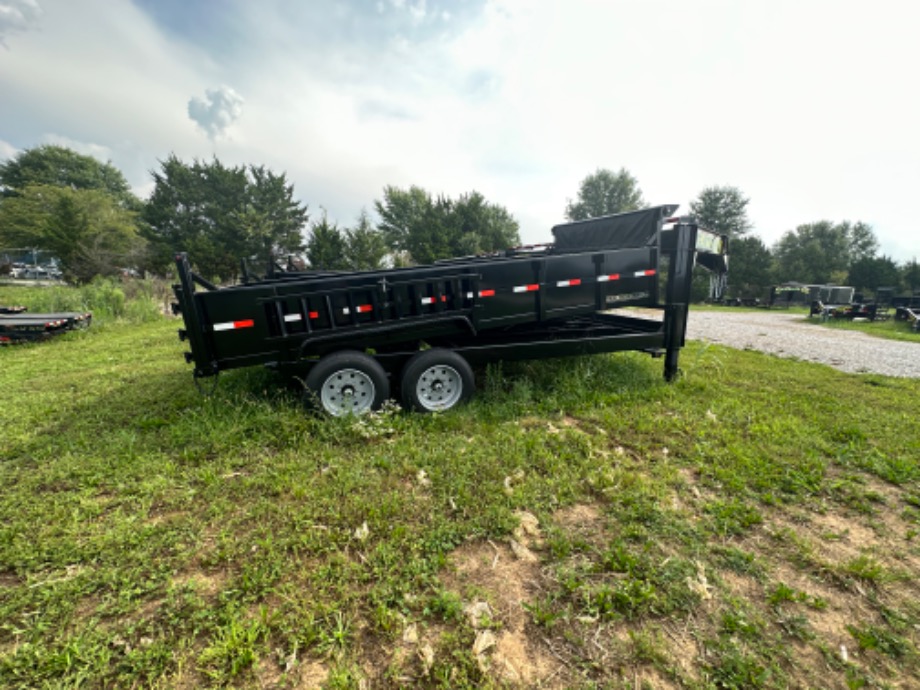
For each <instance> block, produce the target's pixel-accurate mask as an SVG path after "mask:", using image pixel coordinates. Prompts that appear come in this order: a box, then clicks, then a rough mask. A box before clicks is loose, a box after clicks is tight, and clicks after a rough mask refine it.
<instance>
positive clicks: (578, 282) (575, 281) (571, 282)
mask: <svg viewBox="0 0 920 690" xmlns="http://www.w3.org/2000/svg"><path fill="white" fill-rule="evenodd" d="M576 285H581V278H572V280H560V281H559V282H558V283H556V287H575V286H576Z"/></svg>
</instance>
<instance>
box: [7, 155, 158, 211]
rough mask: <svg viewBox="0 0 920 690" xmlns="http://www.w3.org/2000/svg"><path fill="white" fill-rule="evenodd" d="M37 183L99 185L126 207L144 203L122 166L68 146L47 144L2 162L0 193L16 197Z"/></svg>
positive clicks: (83, 186)
mask: <svg viewBox="0 0 920 690" xmlns="http://www.w3.org/2000/svg"><path fill="white" fill-rule="evenodd" d="M35 185H39V186H51V187H67V188H69V189H96V190H100V191H104V192H107V193H108V194H110V195H112V197H114V198H115V199H116V200H117V201H118V203H119V204H120V205H122V206H124V207H125V208H129V209H131V210H135V211H137V210H139V209H140V207H141V202H140V200H139V199H138V198H137V197H136V196H134V194H133V193H132V192H131V187H130V186H129V185H128V181H127V180H126V179H125V176H124V175H123V174H122V172H121V171H120V170H119V169H118V168H116V167H115V166H114V165H112V164H111V163H100V162H99V161H97V160H96V159H95V158H93V157H92V156H85V155H83V154H80V153H77V152H76V151H73V150H71V149H69V148H66V147H64V146H56V145H52V144H43V145H41V146H36V147H34V148H31V149H26V150H24V151H20V152H19V153H18V154H17V155H15V156H14V157H13V158H11V159H10V160H8V161H6V162H5V163H0V196H3V197H13V196H16V195H18V194H20V193H21V192H22V191H23V190H24V189H25V188H26V187H29V186H35Z"/></svg>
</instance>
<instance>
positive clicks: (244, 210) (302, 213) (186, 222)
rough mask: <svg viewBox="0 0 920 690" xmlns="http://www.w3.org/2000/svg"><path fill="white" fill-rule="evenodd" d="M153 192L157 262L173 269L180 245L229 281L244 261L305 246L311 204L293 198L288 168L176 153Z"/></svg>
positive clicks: (157, 175)
mask: <svg viewBox="0 0 920 690" xmlns="http://www.w3.org/2000/svg"><path fill="white" fill-rule="evenodd" d="M152 174H153V179H154V183H155V186H154V190H153V194H152V195H151V196H150V199H149V201H148V202H147V206H146V208H145V211H144V220H145V221H146V222H147V224H148V228H147V230H146V233H147V236H148V238H149V239H150V241H151V244H152V246H153V247H154V250H155V251H154V260H153V265H154V267H155V268H157V269H159V270H161V271H162V270H168V264H169V263H170V261H171V259H172V257H173V255H174V254H175V252H177V251H187V252H188V253H189V256H190V258H191V259H192V261H193V262H194V263H195V265H196V266H197V267H198V270H199V271H201V272H202V273H204V274H205V275H207V276H214V277H217V278H219V279H221V280H230V279H233V278H235V277H236V276H237V275H238V273H239V260H240V259H241V258H246V259H252V260H254V261H255V262H256V263H257V264H267V263H268V261H270V260H271V258H272V257H274V256H280V255H284V254H293V253H297V252H299V251H301V250H302V249H303V247H304V240H303V236H302V234H301V230H302V228H303V227H304V225H305V224H306V222H307V219H308V213H307V208H306V206H304V205H302V204H301V203H300V202H299V201H297V200H295V199H294V190H293V186H292V185H291V184H289V183H288V182H287V180H286V178H285V175H284V173H281V174H276V173H273V172H272V171H270V170H268V169H266V168H265V167H262V166H254V165H250V166H236V167H228V166H225V165H224V164H223V163H221V162H220V161H219V160H218V159H217V158H214V159H213V160H212V161H210V162H205V161H199V160H193V161H192V162H191V163H184V162H183V161H181V160H179V159H178V158H176V157H175V156H169V158H167V159H166V160H165V161H161V164H160V170H158V171H154V172H153V173H152Z"/></svg>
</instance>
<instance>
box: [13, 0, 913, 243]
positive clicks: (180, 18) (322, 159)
mask: <svg viewBox="0 0 920 690" xmlns="http://www.w3.org/2000/svg"><path fill="white" fill-rule="evenodd" d="M41 1H42V6H43V9H44V14H43V15H42V30H41V31H38V32H36V31H31V32H26V33H22V34H20V35H18V36H17V39H16V45H15V50H10V51H9V52H8V53H4V54H3V55H2V59H0V94H2V97H0V123H3V128H4V129H3V133H2V134H3V137H4V139H6V140H7V141H8V142H11V143H10V145H11V146H12V145H15V146H16V147H18V148H25V147H28V146H32V145H34V144H35V143H36V142H38V141H41V140H42V136H43V135H44V134H45V133H47V132H55V133H57V135H58V136H60V137H66V138H67V139H68V140H71V141H74V142H93V143H94V144H95V145H96V146H99V147H103V148H107V149H109V150H110V151H111V158H112V161H113V163H115V164H116V165H118V166H119V167H121V168H122V170H124V171H125V174H126V175H127V176H128V179H129V180H130V181H131V183H132V184H133V185H134V186H135V187H136V188H149V181H150V176H149V174H148V171H149V170H151V169H152V168H154V167H156V160H157V159H158V158H160V159H162V158H164V157H165V156H166V155H168V154H169V153H170V152H173V153H175V154H176V155H178V156H180V157H182V158H186V159H188V158H191V157H207V156H210V155H211V154H217V155H218V156H219V157H220V158H221V159H222V160H224V161H225V162H226V163H228V164H241V163H256V164H265V165H268V166H269V167H272V168H273V169H275V170H278V171H286V172H287V173H288V178H289V179H290V180H291V181H292V182H293V183H294V184H295V191H296V192H297V193H299V194H301V195H302V196H303V197H304V199H305V201H307V202H309V203H310V205H311V207H312V208H313V209H316V208H317V207H318V206H320V205H323V206H325V207H326V208H328V209H329V213H330V216H332V217H334V218H336V219H338V220H340V221H341V222H344V223H350V222H352V221H353V220H354V218H355V217H356V216H357V214H358V212H359V211H360V209H361V207H363V206H371V204H372V202H373V199H374V198H379V196H380V194H381V191H382V188H383V186H384V185H386V184H397V185H408V184H420V185H422V186H425V187H426V188H428V189H430V190H431V191H433V192H444V193H447V194H452V195H455V194H459V193H461V192H465V191H469V190H471V189H477V190H479V191H481V192H482V193H483V194H485V195H486V197H487V198H489V199H490V200H492V201H495V202H497V203H500V204H503V205H505V206H506V207H507V208H508V209H509V210H510V211H511V212H512V213H514V214H515V215H516V216H517V217H518V218H519V219H520V220H521V222H522V228H523V235H524V238H523V239H524V240H525V241H529V242H536V241H545V240H548V239H549V228H550V226H551V225H552V224H554V223H555V222H557V221H559V220H561V217H562V213H563V210H564V208H565V202H566V199H567V198H569V197H572V196H573V195H574V194H575V192H576V190H577V188H578V183H579V181H580V180H581V179H582V178H583V177H584V176H585V175H587V174H589V173H591V172H592V171H594V170H595V169H596V168H598V167H609V168H613V169H619V168H620V167H626V168H627V169H628V170H629V171H630V172H632V173H633V174H634V175H635V176H636V177H637V178H638V180H639V183H640V185H641V187H642V190H643V192H644V194H645V197H646V198H647V199H648V200H649V201H650V202H652V203H675V202H677V203H682V204H683V208H684V210H686V208H687V206H686V203H687V202H688V201H690V200H691V199H692V198H693V197H695V196H696V195H697V194H698V193H699V191H700V190H702V189H703V188H704V187H706V186H710V185H714V184H729V185H735V186H738V187H740V188H741V189H742V191H743V192H744V193H745V194H746V195H748V196H749V197H750V198H751V206H750V212H751V216H752V219H753V221H754V222H755V224H756V226H757V227H756V230H757V231H758V232H759V233H760V234H761V236H762V237H763V238H764V240H765V241H767V242H768V243H772V242H773V241H775V240H776V239H778V238H779V236H780V234H781V233H782V232H784V231H786V230H791V229H793V228H794V227H795V226H796V225H797V224H800V223H806V222H811V221H814V220H818V219H821V218H828V219H831V220H843V219H847V218H848V219H850V220H864V221H866V222H869V223H871V224H872V225H873V226H874V227H875V229H876V231H877V232H878V234H879V237H880V239H881V241H882V247H883V250H884V251H886V252H889V253H892V254H893V255H894V258H895V259H896V260H898V261H902V260H904V259H906V258H909V257H910V256H911V255H920V239H918V236H917V235H910V234H908V233H907V232H905V231H904V227H905V226H904V225H903V221H902V218H903V217H905V215H906V213H907V212H908V209H905V208H903V207H904V205H905V200H909V199H911V198H913V195H914V193H915V190H916V189H917V188H918V186H920V168H918V167H917V166H916V163H915V161H917V160H918V159H920V138H918V137H917V136H916V135H915V129H916V126H915V123H916V122H918V121H920V96H918V94H917V92H916V90H915V89H912V88H911V87H910V86H909V84H911V83H913V81H912V80H913V65H916V64H918V63H920V47H918V44H917V43H916V42H915V41H914V40H913V36H912V35H911V31H912V27H913V26H914V25H915V22H914V21H913V19H914V17H913V14H914V12H913V11H912V10H911V9H910V8H911V7H912V5H910V3H904V2H903V1H902V2H896V1H895V0H877V2H875V3H871V4H865V3H862V2H856V1H855V0H839V1H838V2H834V3H830V2H821V1H820V0H807V1H803V0H795V1H793V0H771V1H770V2H766V1H765V0H764V1H761V0H750V2H745V3H732V2H726V1H723V0H697V2H693V3H687V2H685V1H684V0H656V2H653V3H630V2H604V3H602V2H597V1H596V0H569V2H566V3H535V2H532V0H484V1H483V2H480V3H477V2H468V3H463V4H448V3H446V2H442V1H440V0H425V2H421V1H420V0H378V1H377V3H376V5H375V4H374V3H362V2H358V1H357V0H355V1H354V2H350V1H349V0H343V1H342V2H340V3H336V4H335V6H334V8H333V7H332V6H331V5H329V6H327V5H325V4H322V3H298V2H295V1H294V0H290V1H288V0H267V1H266V2H265V3H250V2H245V1H244V0H234V1H233V2H229V3H228V5H227V9H226V13H225V15H224V16H223V17H222V20H221V21H220V22H214V23H204V24H201V26H199V25H198V24H196V23H195V22H193V21H192V18H193V16H198V15H194V13H193V12H192V10H191V9H188V8H184V7H183V6H182V4H181V3H175V4H174V5H175V6H174V7H173V9H172V10H171V11H173V12H176V13H181V14H177V15H176V16H174V17H172V19H173V21H172V22H171V23H169V26H170V29H169V30H168V31H167V30H165V29H163V28H161V26H159V25H157V24H155V23H154V22H153V21H152V20H151V19H150V18H149V16H148V15H146V14H144V13H142V12H141V11H139V10H138V9H137V6H136V5H135V3H132V2H129V0H82V1H81V2H80V3H75V2H73V1H72V0H41ZM137 1H138V2H140V0H137ZM2 3H4V0H0V7H4V6H7V5H10V1H9V0H8V1H7V2H6V4H5V5H4V4H2ZM18 4H19V5H21V6H24V5H23V0H18ZM172 5H173V4H170V6H172ZM163 7H166V6H165V5H164V6H163ZM161 11H162V12H166V11H167V10H165V9H162V10H161ZM186 13H188V14H186ZM445 13H448V14H449V15H450V21H445ZM185 20H188V21H185ZM0 26H2V24H0ZM217 26H219V27H220V31H221V32H222V31H225V30H227V31H229V30H231V29H232V31H233V32H235V33H234V34H233V36H232V37H228V36H225V35H223V34H221V33H213V32H217V31H218V30H217V29H215V28H214V27H217ZM177 27H178V28H177ZM195 27H197V28H195ZM227 27H230V29H228V28H227ZM177 31H179V32H180V33H176V32H177ZM196 31H197V32H199V33H195V32H196ZM208 32H212V33H208ZM202 34H203V35H202ZM3 35H4V34H2V33H0V36H3ZM221 83H226V84H232V85H233V87H234V89H236V90H238V91H239V93H243V94H245V95H246V103H245V117H241V114H240V113H241V108H242V99H241V98H234V96H233V95H231V94H236V91H233V90H229V91H227V92H224V91H220V90H217V89H208V90H207V91H206V90H205V87H206V86H209V85H212V84H221ZM191 94H204V96H199V98H197V99H192V102H191V103H190V102H189V96H190V95H191ZM190 118H191V119H190ZM196 123H197V126H198V127H201V129H202V130H203V131H204V132H205V133H206V134H207V135H208V139H205V137H202V136H200V134H198V133H197V132H196ZM228 127H229V128H231V129H232V133H233V137H232V139H228V138H226V136H223V135H225V134H226V133H228V131H230V130H228ZM2 151H3V149H2V148H0V153H2Z"/></svg>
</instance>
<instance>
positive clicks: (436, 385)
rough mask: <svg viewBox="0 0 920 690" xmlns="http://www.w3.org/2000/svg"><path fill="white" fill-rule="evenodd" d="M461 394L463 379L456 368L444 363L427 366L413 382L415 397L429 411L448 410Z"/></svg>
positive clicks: (458, 399)
mask: <svg viewBox="0 0 920 690" xmlns="http://www.w3.org/2000/svg"><path fill="white" fill-rule="evenodd" d="M462 396H463V379H462V378H460V373H459V372H458V371H457V370H456V369H454V368H453V367H450V366H447V365H446V364H438V365H436V366H433V367H428V368H427V369H425V371H423V372H422V375H421V376H419V378H418V383H417V384H415V397H416V398H417V399H418V402H419V405H421V406H422V407H423V408H424V409H426V410H428V411H429V412H437V411H439V410H449V409H450V408H452V407H453V406H454V405H456V404H457V403H458V402H459V401H460V398H461V397H462Z"/></svg>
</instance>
